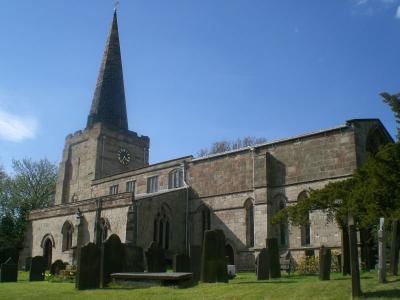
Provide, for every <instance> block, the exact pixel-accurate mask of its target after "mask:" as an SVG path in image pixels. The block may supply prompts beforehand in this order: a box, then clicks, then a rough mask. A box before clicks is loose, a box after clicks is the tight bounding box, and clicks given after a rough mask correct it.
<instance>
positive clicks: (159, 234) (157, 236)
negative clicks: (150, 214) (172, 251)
mask: <svg viewBox="0 0 400 300" xmlns="http://www.w3.org/2000/svg"><path fill="white" fill-rule="evenodd" d="M170 237H171V234H170V223H169V217H168V215H167V213H166V208H165V207H162V208H161V211H160V212H158V213H157V215H156V217H155V219H154V231H153V240H154V241H156V242H157V243H158V244H159V245H160V246H161V247H162V248H164V249H166V250H167V249H169V244H170Z"/></svg>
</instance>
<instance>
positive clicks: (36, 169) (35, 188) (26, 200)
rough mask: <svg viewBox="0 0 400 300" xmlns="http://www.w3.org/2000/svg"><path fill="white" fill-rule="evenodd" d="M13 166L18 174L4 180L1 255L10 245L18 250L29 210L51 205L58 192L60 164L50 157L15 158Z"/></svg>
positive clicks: (0, 203) (0, 206)
mask: <svg viewBox="0 0 400 300" xmlns="http://www.w3.org/2000/svg"><path fill="white" fill-rule="evenodd" d="M13 170H14V172H15V176H14V177H12V178H11V177H9V176H7V175H5V176H3V177H2V179H1V180H0V259H2V258H4V255H9V254H8V253H10V249H12V250H13V252H14V253H18V249H20V248H21V247H22V243H23V239H24V234H25V227H26V222H27V217H28V214H29V213H30V212H31V211H32V210H33V209H38V208H43V207H47V206H49V205H51V204H52V202H53V199H54V194H55V185H56V178H57V168H56V166H55V165H53V164H52V163H50V162H49V161H48V160H47V159H42V160H40V161H38V162H35V161H32V160H31V159H23V160H14V161H13ZM3 173H4V172H3ZM4 253H6V254H4Z"/></svg>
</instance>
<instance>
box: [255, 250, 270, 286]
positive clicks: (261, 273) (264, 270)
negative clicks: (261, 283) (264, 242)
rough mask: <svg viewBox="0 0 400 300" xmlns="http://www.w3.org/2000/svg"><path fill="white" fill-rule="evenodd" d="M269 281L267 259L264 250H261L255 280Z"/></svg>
mask: <svg viewBox="0 0 400 300" xmlns="http://www.w3.org/2000/svg"><path fill="white" fill-rule="evenodd" d="M268 279H269V257H268V250H267V249H266V248H263V249H261V251H260V254H258V258H257V280H268Z"/></svg>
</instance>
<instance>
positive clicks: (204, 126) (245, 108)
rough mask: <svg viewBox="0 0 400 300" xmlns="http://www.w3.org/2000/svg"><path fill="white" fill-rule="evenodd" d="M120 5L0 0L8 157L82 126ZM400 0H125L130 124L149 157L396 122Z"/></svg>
mask: <svg viewBox="0 0 400 300" xmlns="http://www.w3.org/2000/svg"><path fill="white" fill-rule="evenodd" d="M113 6H114V4H113V1H111V0H109V1H106V0H85V1H70V0H69V1H61V0H59V1H50V0H35V1H28V0H23V1H22V0H13V1H5V0H2V1H1V9H0V36H1V37H2V41H1V43H0V164H2V165H4V166H5V167H6V169H7V170H11V160H12V158H16V159H20V158H23V157H32V158H33V159H40V158H44V157H47V158H48V159H49V160H51V161H53V162H55V163H58V162H59V160H60V159H61V154H62V149H63V146H64V139H65V136H66V135H67V134H69V133H72V132H75V131H76V130H79V129H83V128H84V127H85V123H86V118H87V114H88V112H89V108H90V104H91V100H92V96H93V92H94V88H95V83H96V79H97V73H98V70H99V66H100V61H101V58H102V53H103V50H104V45H105V41H106V38H107V34H108V30H109V27H110V23H111V19H112V12H113ZM399 7H400V0H357V1H355V0H342V1H340V0H334V1H328V0H326V1H321V0H314V1H313V0H309V1H297V0H292V1H284V0H276V1H272V0H270V1H266V0H202V1H194V0H190V1H189V0H169V1H165V0H154V1H150V0H133V1H132V0H129V1H128V0H125V1H124V0H121V5H120V11H119V29H120V39H121V47H122V56H123V67H124V77H125V89H126V98H127V106H128V118H129V127H130V129H131V130H134V131H137V132H138V133H139V134H143V135H148V136H150V139H151V149H150V160H151V162H152V163H154V162H158V161H163V160H168V159H172V158H174V157H179V156H184V155H190V154H193V155H196V154H197V152H198V150H199V149H200V148H203V147H206V146H209V145H210V144H211V143H212V142H214V141H217V140H222V139H234V138H236V137H243V136H247V135H251V136H256V137H265V138H267V139H268V140H273V139H276V138H284V137H288V136H293V135H296V134H302V133H305V132H309V131H315V130H319V129H324V128H330V127H334V126H336V125H341V124H343V123H344V122H345V121H346V120H348V119H353V118H380V119H381V120H382V122H383V123H384V125H385V126H386V128H387V129H388V130H389V132H390V133H391V134H392V135H394V134H395V121H394V117H393V114H392V112H391V111H390V109H389V108H388V107H387V106H386V105H385V104H383V103H382V101H381V99H380V97H379V95H378V94H379V93H380V92H382V91H387V92H390V93H394V92H399V91H400V82H399V78H400V77H399V71H398V70H399V67H400V55H399V54H400V39H399V37H400V35H399V34H400V8H399Z"/></svg>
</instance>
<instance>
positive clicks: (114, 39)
mask: <svg viewBox="0 0 400 300" xmlns="http://www.w3.org/2000/svg"><path fill="white" fill-rule="evenodd" d="M149 144H150V139H149V138H148V137H147V136H138V134H137V133H136V132H133V131H130V130H129V129H128V117H127V112H126V101H125V90H124V78H123V72H122V59H121V49H120V43H119V33H118V21H117V12H116V11H114V16H113V21H112V24H111V30H110V33H109V36H108V39H107V43H106V47H105V50H104V55H103V60H102V63H101V66H100V72H99V75H98V79H97V84H96V89H95V92H94V96H93V101H92V105H91V108H90V112H89V116H88V118H87V124H86V128H85V129H84V130H83V131H77V132H76V133H74V134H70V135H68V136H67V138H66V141H65V147H64V151H63V158H62V162H61V163H60V168H59V174H58V180H57V187H56V197H55V204H62V203H69V202H76V201H80V200H85V199H89V198H92V195H91V192H90V191H91V184H92V181H93V180H96V179H101V178H103V177H107V176H110V175H114V174H118V173H123V172H127V171H131V170H135V169H138V168H142V167H145V166H147V165H148V156H149Z"/></svg>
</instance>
